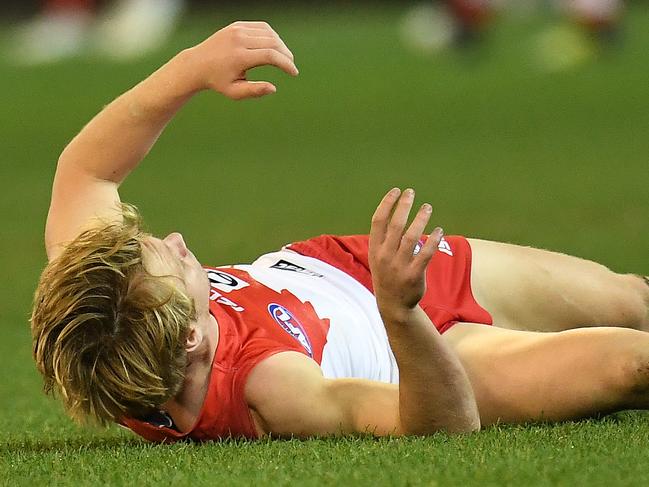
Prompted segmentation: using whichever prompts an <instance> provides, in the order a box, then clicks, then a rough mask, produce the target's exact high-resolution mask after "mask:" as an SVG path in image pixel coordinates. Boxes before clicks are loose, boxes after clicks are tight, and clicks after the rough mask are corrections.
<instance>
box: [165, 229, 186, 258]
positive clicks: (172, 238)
mask: <svg viewBox="0 0 649 487" xmlns="http://www.w3.org/2000/svg"><path fill="white" fill-rule="evenodd" d="M164 242H165V244H167V245H168V246H169V247H170V248H171V249H172V250H174V251H176V252H178V255H179V256H180V257H185V256H187V245H186V244H185V240H184V239H183V236H182V235H181V234H180V233H178V232H173V233H170V234H169V235H167V236H166V237H165V238H164Z"/></svg>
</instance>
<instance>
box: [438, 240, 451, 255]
mask: <svg viewBox="0 0 649 487" xmlns="http://www.w3.org/2000/svg"><path fill="white" fill-rule="evenodd" d="M437 250H439V251H440V252H443V253H445V254H446V255H450V256H451V257H453V251H452V250H451V246H450V245H449V243H448V242H447V241H446V240H444V237H442V239H441V240H440V241H439V245H438V246H437Z"/></svg>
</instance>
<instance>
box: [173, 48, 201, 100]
mask: <svg viewBox="0 0 649 487" xmlns="http://www.w3.org/2000/svg"><path fill="white" fill-rule="evenodd" d="M198 67H199V63H198V62H197V57H196V52H195V50H194V48H188V49H184V50H182V51H180V52H179V53H178V54H176V55H175V56H174V57H172V58H171V60H170V61H169V62H168V63H167V64H166V65H165V66H164V67H163V69H165V70H167V71H168V72H169V75H170V77H171V79H172V80H173V86H174V87H175V88H176V91H177V94H178V95H179V96H185V97H187V98H191V97H192V96H194V95H196V94H197V93H199V92H201V91H203V90H205V89H206V87H205V86H204V85H205V84H204V83H203V82H202V78H201V76H200V75H199V74H198V71H199V70H198V69H197V68H198Z"/></svg>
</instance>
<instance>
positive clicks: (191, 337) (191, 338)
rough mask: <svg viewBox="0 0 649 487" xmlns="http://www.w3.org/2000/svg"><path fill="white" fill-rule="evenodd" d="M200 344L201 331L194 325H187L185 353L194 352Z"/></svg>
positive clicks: (201, 339)
mask: <svg viewBox="0 0 649 487" xmlns="http://www.w3.org/2000/svg"><path fill="white" fill-rule="evenodd" d="M202 342H203V331H202V330H201V329H200V328H199V327H198V326H197V325H196V324H195V323H193V324H191V325H189V333H188V334H187V342H186V343H185V350H186V351H187V353H191V352H193V351H195V350H196V349H197V348H198V347H199V346H200V344H201V343H202Z"/></svg>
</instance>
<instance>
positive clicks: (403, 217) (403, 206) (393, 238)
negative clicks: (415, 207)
mask: <svg viewBox="0 0 649 487" xmlns="http://www.w3.org/2000/svg"><path fill="white" fill-rule="evenodd" d="M414 200H415V192H414V191H413V190H412V189H410V188H408V189H406V190H405V191H404V192H403V193H402V194H401V198H399V201H398V202H397V204H396V208H395V209H394V213H393V214H392V218H391V219H390V223H388V231H387V234H386V236H385V245H386V247H387V248H388V249H390V250H394V251H396V250H397V249H398V248H399V245H400V244H401V238H402V237H403V233H404V230H405V228H406V223H408V215H409V214H410V209H411V208H412V204H413V202H414Z"/></svg>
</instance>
